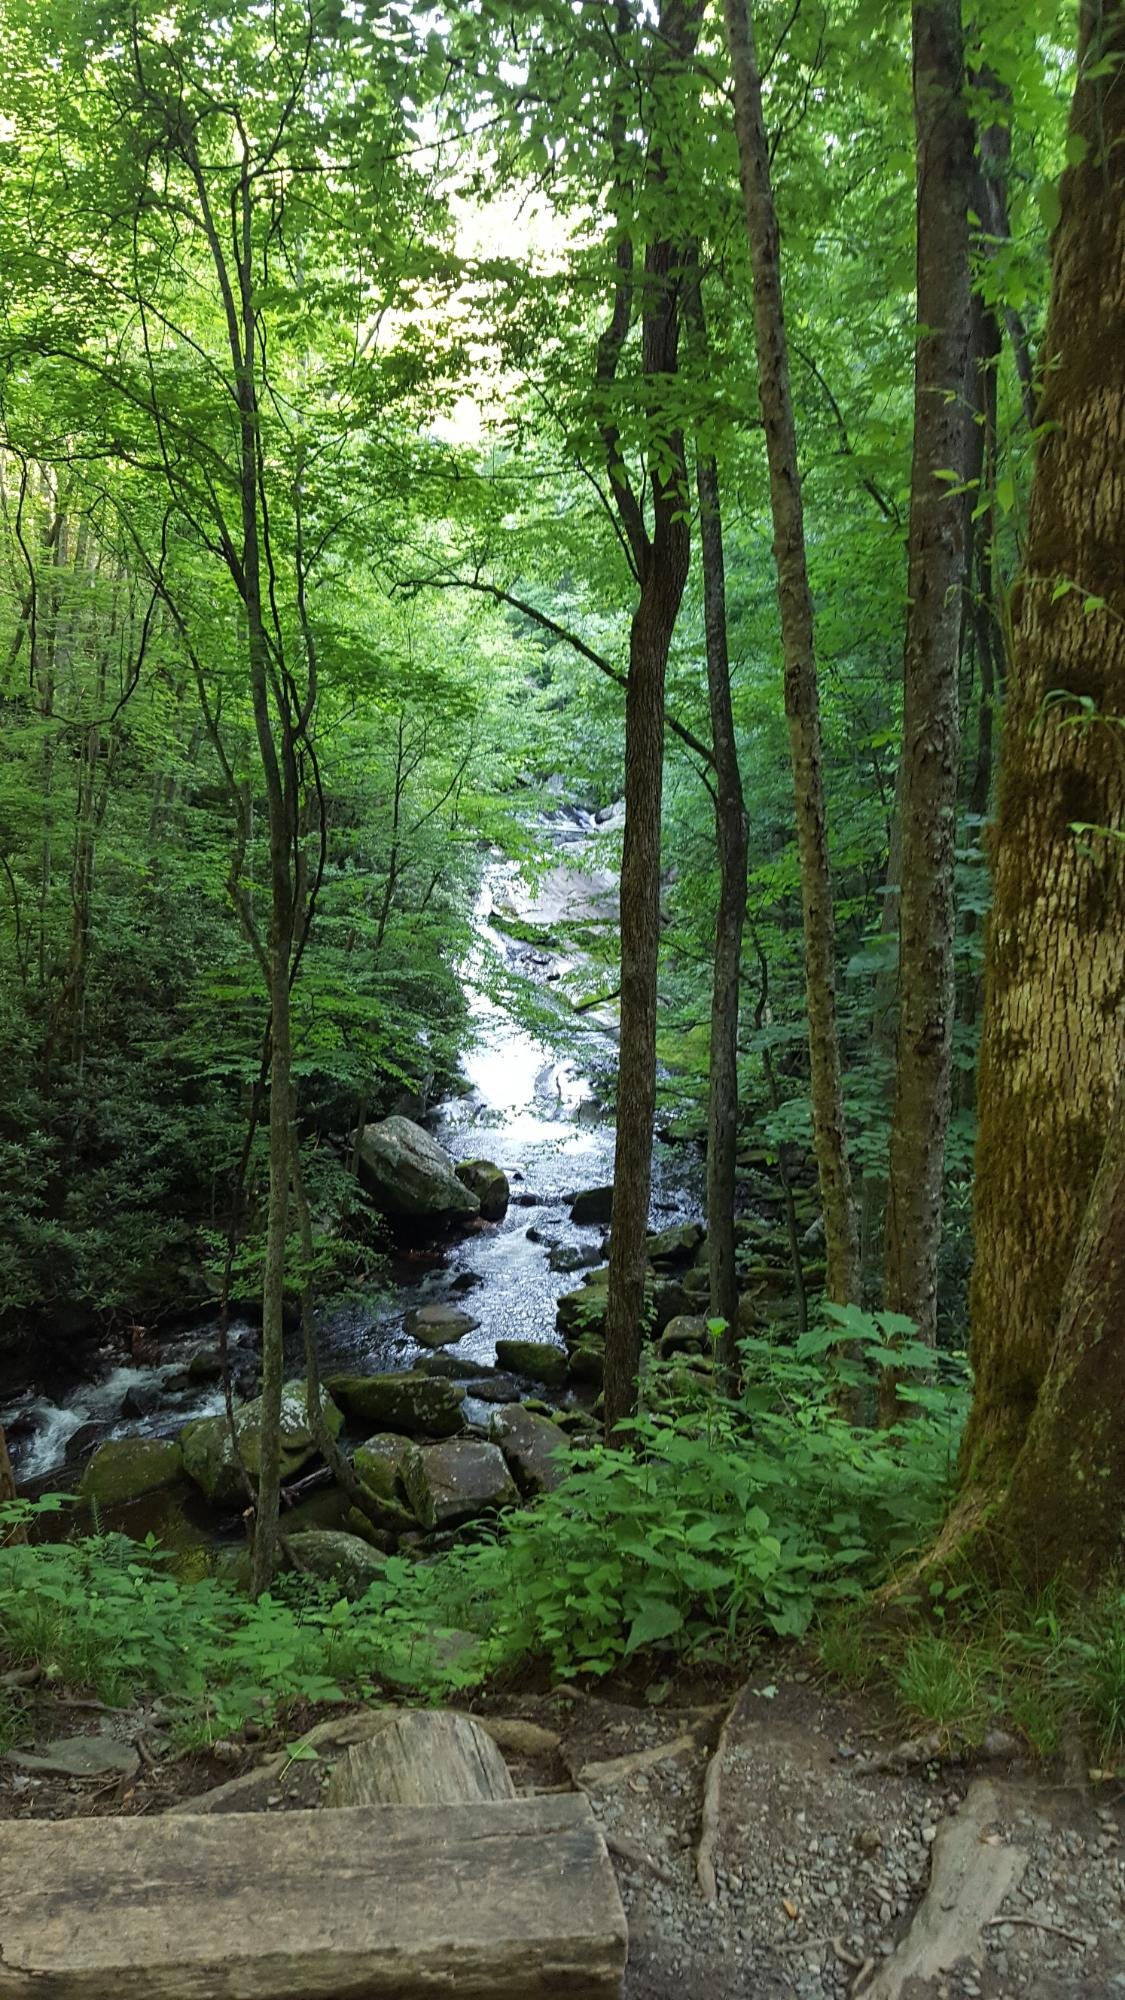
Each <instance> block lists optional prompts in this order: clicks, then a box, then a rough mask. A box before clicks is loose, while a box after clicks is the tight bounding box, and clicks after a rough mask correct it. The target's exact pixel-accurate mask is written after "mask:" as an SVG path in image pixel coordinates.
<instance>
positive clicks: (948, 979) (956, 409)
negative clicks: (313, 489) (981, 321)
mask: <svg viewBox="0 0 1125 2000" xmlns="http://www.w3.org/2000/svg"><path fill="white" fill-rule="evenodd" d="M913 35H914V129H915V154H916V160H917V214H918V232H917V240H918V260H917V261H918V285H917V300H918V303H917V313H918V335H917V341H916V346H915V353H914V459H913V466H912V470H911V481H910V535H909V562H908V582H907V600H908V608H907V614H906V649H905V658H904V667H903V718H902V774H901V782H900V786H899V815H900V825H901V828H902V875H901V887H900V891H899V951H898V1046H897V1063H896V1069H895V1095H894V1109H893V1113H892V1117H891V1133H890V1158H889V1175H888V1181H887V1215H886V1225H885V1230H884V1281H883V1296H884V1304H885V1306H886V1308H887V1310H888V1311H889V1312H896V1313H905V1314H906V1316H907V1317H908V1318H909V1319H912V1320H913V1321H914V1323H915V1325H916V1326H917V1328H918V1334H919V1337H920V1338H921V1339H922V1340H924V1341H926V1342H927V1343H928V1345H929V1346H931V1347H932V1346H933V1345H934V1343H935V1340H936V1338H937V1260H938V1249H939V1247H940V1243H941V1216H942V1185H943V1179H944V1163H945V1137H946V1132H947V1130H948V1127H949V1101H950V1073H951V1059H952V1052H953V1018H954V1004H955V999H956V993H955V986H954V975H953V937H954V886H953V871H954V855H955V849H956V818H957V772H958V759H959V755H960V740H961V729H960V712H959V700H958V687H957V676H958V668H959V665H960V655H961V629H962V618H963V609H964V592H965V583H966V575H965V554H966V547H965V544H966V528H967V509H966V506H965V502H964V499H963V497H961V495H959V494H956V495H954V496H953V497H951V496H950V492H949V485H948V484H947V483H946V481H947V475H948V474H950V473H952V474H953V475H955V479H956V484H957V485H958V486H963V485H964V483H965V479H966V475H967V470H968V465H967V460H968V451H969V413H968V407H967V404H966V400H965V394H964V391H965V381H966V372H967V365H968V354H969V328H970V311H969V188H970V175H971V170H972V139H971V131H970V126H969V116H968V112H967V111H966V109H965V100H964V54H963V41H962V32H961V0H916V4H915V7H914V15H913ZM898 1380H899V1376H898V1372H897V1371H896V1370H893V1369H888V1370H887V1371H886V1372H885V1374H884V1377H883V1382H882V1384H881V1388H880V1398H879V1407H880V1416H881V1418H882V1420H883V1422H884V1423H893V1422H894V1421H895V1419H896V1417H897V1416H898V1414H899V1411H898V1394H897V1390H898Z"/></svg>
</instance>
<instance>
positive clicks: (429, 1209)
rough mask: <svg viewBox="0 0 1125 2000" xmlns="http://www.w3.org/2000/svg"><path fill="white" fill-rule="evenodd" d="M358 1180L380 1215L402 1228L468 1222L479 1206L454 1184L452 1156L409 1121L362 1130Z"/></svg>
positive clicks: (387, 1120)
mask: <svg viewBox="0 0 1125 2000" xmlns="http://www.w3.org/2000/svg"><path fill="white" fill-rule="evenodd" d="M357 1157H358V1161H359V1176H360V1179H361V1181H362V1182H363V1185H364V1186H365V1188H366V1189H367V1192H368V1194H369V1195H370V1196H371V1199H372V1200H373V1201H374V1203H375V1205H376V1207H377V1208H380V1209H382V1211H383V1214H384V1215H387V1216H390V1217H391V1218H392V1219H396V1220H399V1221H403V1222H457V1221H467V1220H468V1219H469V1218H470V1217H472V1216H475V1215H479V1214H480V1202H479V1201H478V1199H477V1197H476V1195H475V1194H474V1193H473V1192H472V1190H471V1188H467V1187H465V1186H464V1185H463V1184H462V1182H461V1181H459V1180H458V1178H457V1173H456V1170H455V1168H454V1164H453V1159H452V1156H451V1155H450V1154H449V1153H447V1152H446V1150H445V1148H444V1146H439V1145H438V1142H437V1140H436V1139H431V1137H430V1135H429V1133H428V1132H424V1131H423V1130H422V1127H421V1126H420V1125H415V1123H414V1121H413V1119H411V1118H384V1119H383V1120H382V1121H381V1123H379V1124H377V1125H365V1126H364V1128H363V1132H362V1134H361V1135H360V1140H359V1146H358V1149H357Z"/></svg>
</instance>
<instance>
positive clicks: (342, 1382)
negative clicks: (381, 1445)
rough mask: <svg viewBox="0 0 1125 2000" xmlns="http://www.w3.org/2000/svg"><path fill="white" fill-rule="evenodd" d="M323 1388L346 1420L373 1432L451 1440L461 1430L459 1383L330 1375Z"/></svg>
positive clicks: (419, 1377)
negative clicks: (342, 1410) (355, 1420)
mask: <svg viewBox="0 0 1125 2000" xmlns="http://www.w3.org/2000/svg"><path fill="white" fill-rule="evenodd" d="M326 1387H327V1389H328V1392H329V1394H330V1395H331V1397H332V1398H333V1400H334V1401H335V1402H337V1403H339V1404H340V1406H341V1408H343V1409H344V1410H346V1411H347V1413H348V1415H349V1417H354V1418H356V1419H357V1420H358V1421H359V1422H360V1423H364V1424H370V1425H371V1426H372V1427H373V1428H374V1429H377V1430H381V1431H401V1432H402V1433H403V1434H404V1435H405V1436H406V1437H452V1436H453V1435H454V1433H455V1432H456V1431H460V1430H464V1428H465V1417H464V1412H463V1411H462V1408H461V1404H462V1402H463V1401H464V1396H465V1391H464V1389H463V1388H462V1387H461V1385H460V1384H459V1383H457V1382H447V1381H443V1380H442V1379H441V1377H439V1376H433V1375H420V1374H415V1373H413V1372H411V1373H407V1374H403V1375H330V1376H329V1378H328V1382H327V1384H326Z"/></svg>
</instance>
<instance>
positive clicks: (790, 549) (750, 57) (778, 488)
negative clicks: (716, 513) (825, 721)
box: [725, 0, 858, 1304]
mask: <svg viewBox="0 0 1125 2000" xmlns="http://www.w3.org/2000/svg"><path fill="white" fill-rule="evenodd" d="M725 15H726V28H727V44H728V47H729V50H730V60H731V70H732V74H733V78H734V123H735V136H736V138H737V141H738V156H739V165H740V169H741V175H742V191H743V196H744V199H745V205H746V232H747V236H748V239H749V245H750V261H751V265H752V268H753V290H754V338H755V346H756V349H757V357H758V392H759V396H760V399H761V405H762V417H763V419H764V422H765V431H766V453H767V458H768V461H769V475H770V503H771V507H772V512H773V537H774V540H773V548H774V559H775V562H776V565H777V596H778V605H779V609H780V616H781V644H782V653H783V656H784V661H785V714H786V719H787V721H788V724H789V747H790V756H791V759H792V765H793V790H794V797H795V804H796V818H797V848H798V855H799V859H800V870H801V905H802V911H803V916H804V938H805V1000H806V1008H807V1012H808V1028H809V1068H810V1075H811V1085H812V1119H813V1143H814V1146H815V1150H816V1159H817V1167H818V1169H819V1174H820V1193H821V1200H822V1201H823V1204H824V1230H825V1249H826V1256H827V1273H826V1281H825V1291H826V1293H827V1296H828V1297H829V1298H830V1299H832V1300H835V1301H836V1302H837V1303H839V1304H845V1303H847V1302H848V1301H849V1300H852V1299H854V1298H855V1296H856V1287H857V1283H858V1269H857V1266H858V1240H857V1232H856V1221H855V1216H854V1213H853V1210H852V1189H851V1172H850V1168H849V1164H848V1148H847V1137H846V1132H845V1127H844V1099H843V1089H842V1084H841V1077H840V1044H839V1035H838V1030H837V1023H836V945H835V923H834V914H833V907H832V880H831V873H830V870H829V865H828V831H827V823H826V819H825V809H824V780H823V773H822V770H821V733H820V697H819V690H818V686H817V675H816V658H815V653H814V649H813V611H812V595H811V593H810V590H809V579H808V564H807V561H806V555H805V524H804V512H803V507H802V502H801V475H800V468H799V466H798V462H797V434H796V426H795V424H794V419H793V396H792V390H791V387H790V378H789V349H788V343H787V340H786V333H785V318H784V313H783V311H782V296H781V245H780V237H779V233H778V226H777V211H776V208H775V206H774V199H773V187H772V183H771V176H770V150H769V142H768V139H767V136H766V127H765V116H764V113H763V109H762V81H761V75H760V72H759V69H758V59H757V52H756V49H755V45H754V30H753V25H752V22H751V18H750V9H749V5H748V0H725Z"/></svg>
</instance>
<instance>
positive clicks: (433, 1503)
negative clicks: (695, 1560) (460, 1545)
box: [403, 1438, 519, 1528]
mask: <svg viewBox="0 0 1125 2000" xmlns="http://www.w3.org/2000/svg"><path fill="white" fill-rule="evenodd" d="M403 1485H404V1486H405V1488H406V1496H407V1499H408V1500H409V1502H410V1505H411V1506H412V1507H413V1509H414V1511H415V1513H416V1514H417V1516H418V1519H419V1520H420V1521H421V1523H422V1525H423V1527H426V1528H457V1527H460V1526H462V1525H463V1523H464V1522H466V1521H473V1520H476V1519H477V1518H478V1516H479V1515H481V1514H492V1513H496V1512H497V1510H498V1509H499V1508H501V1507H510V1506H511V1505H512V1504H513V1502H514V1501H515V1500H517V1499H518V1497H519V1496H518V1494H517V1492H516V1488H515V1484H514V1482H513V1480H512V1476H511V1473H510V1472H509V1471H508V1466H507V1462H506V1460H505V1458H504V1454H503V1452H502V1451H501V1450H500V1448H499V1446H498V1445H495V1444H482V1443H478V1442H477V1440H476V1439H475V1438H450V1439H448V1440H447V1441H446V1443H444V1444H430V1445H423V1446H422V1447H420V1448H418V1449H416V1450H414V1451H412V1452H411V1454H410V1456H409V1458H408V1459H407V1461H406V1464H405V1466H404V1468H403Z"/></svg>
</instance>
